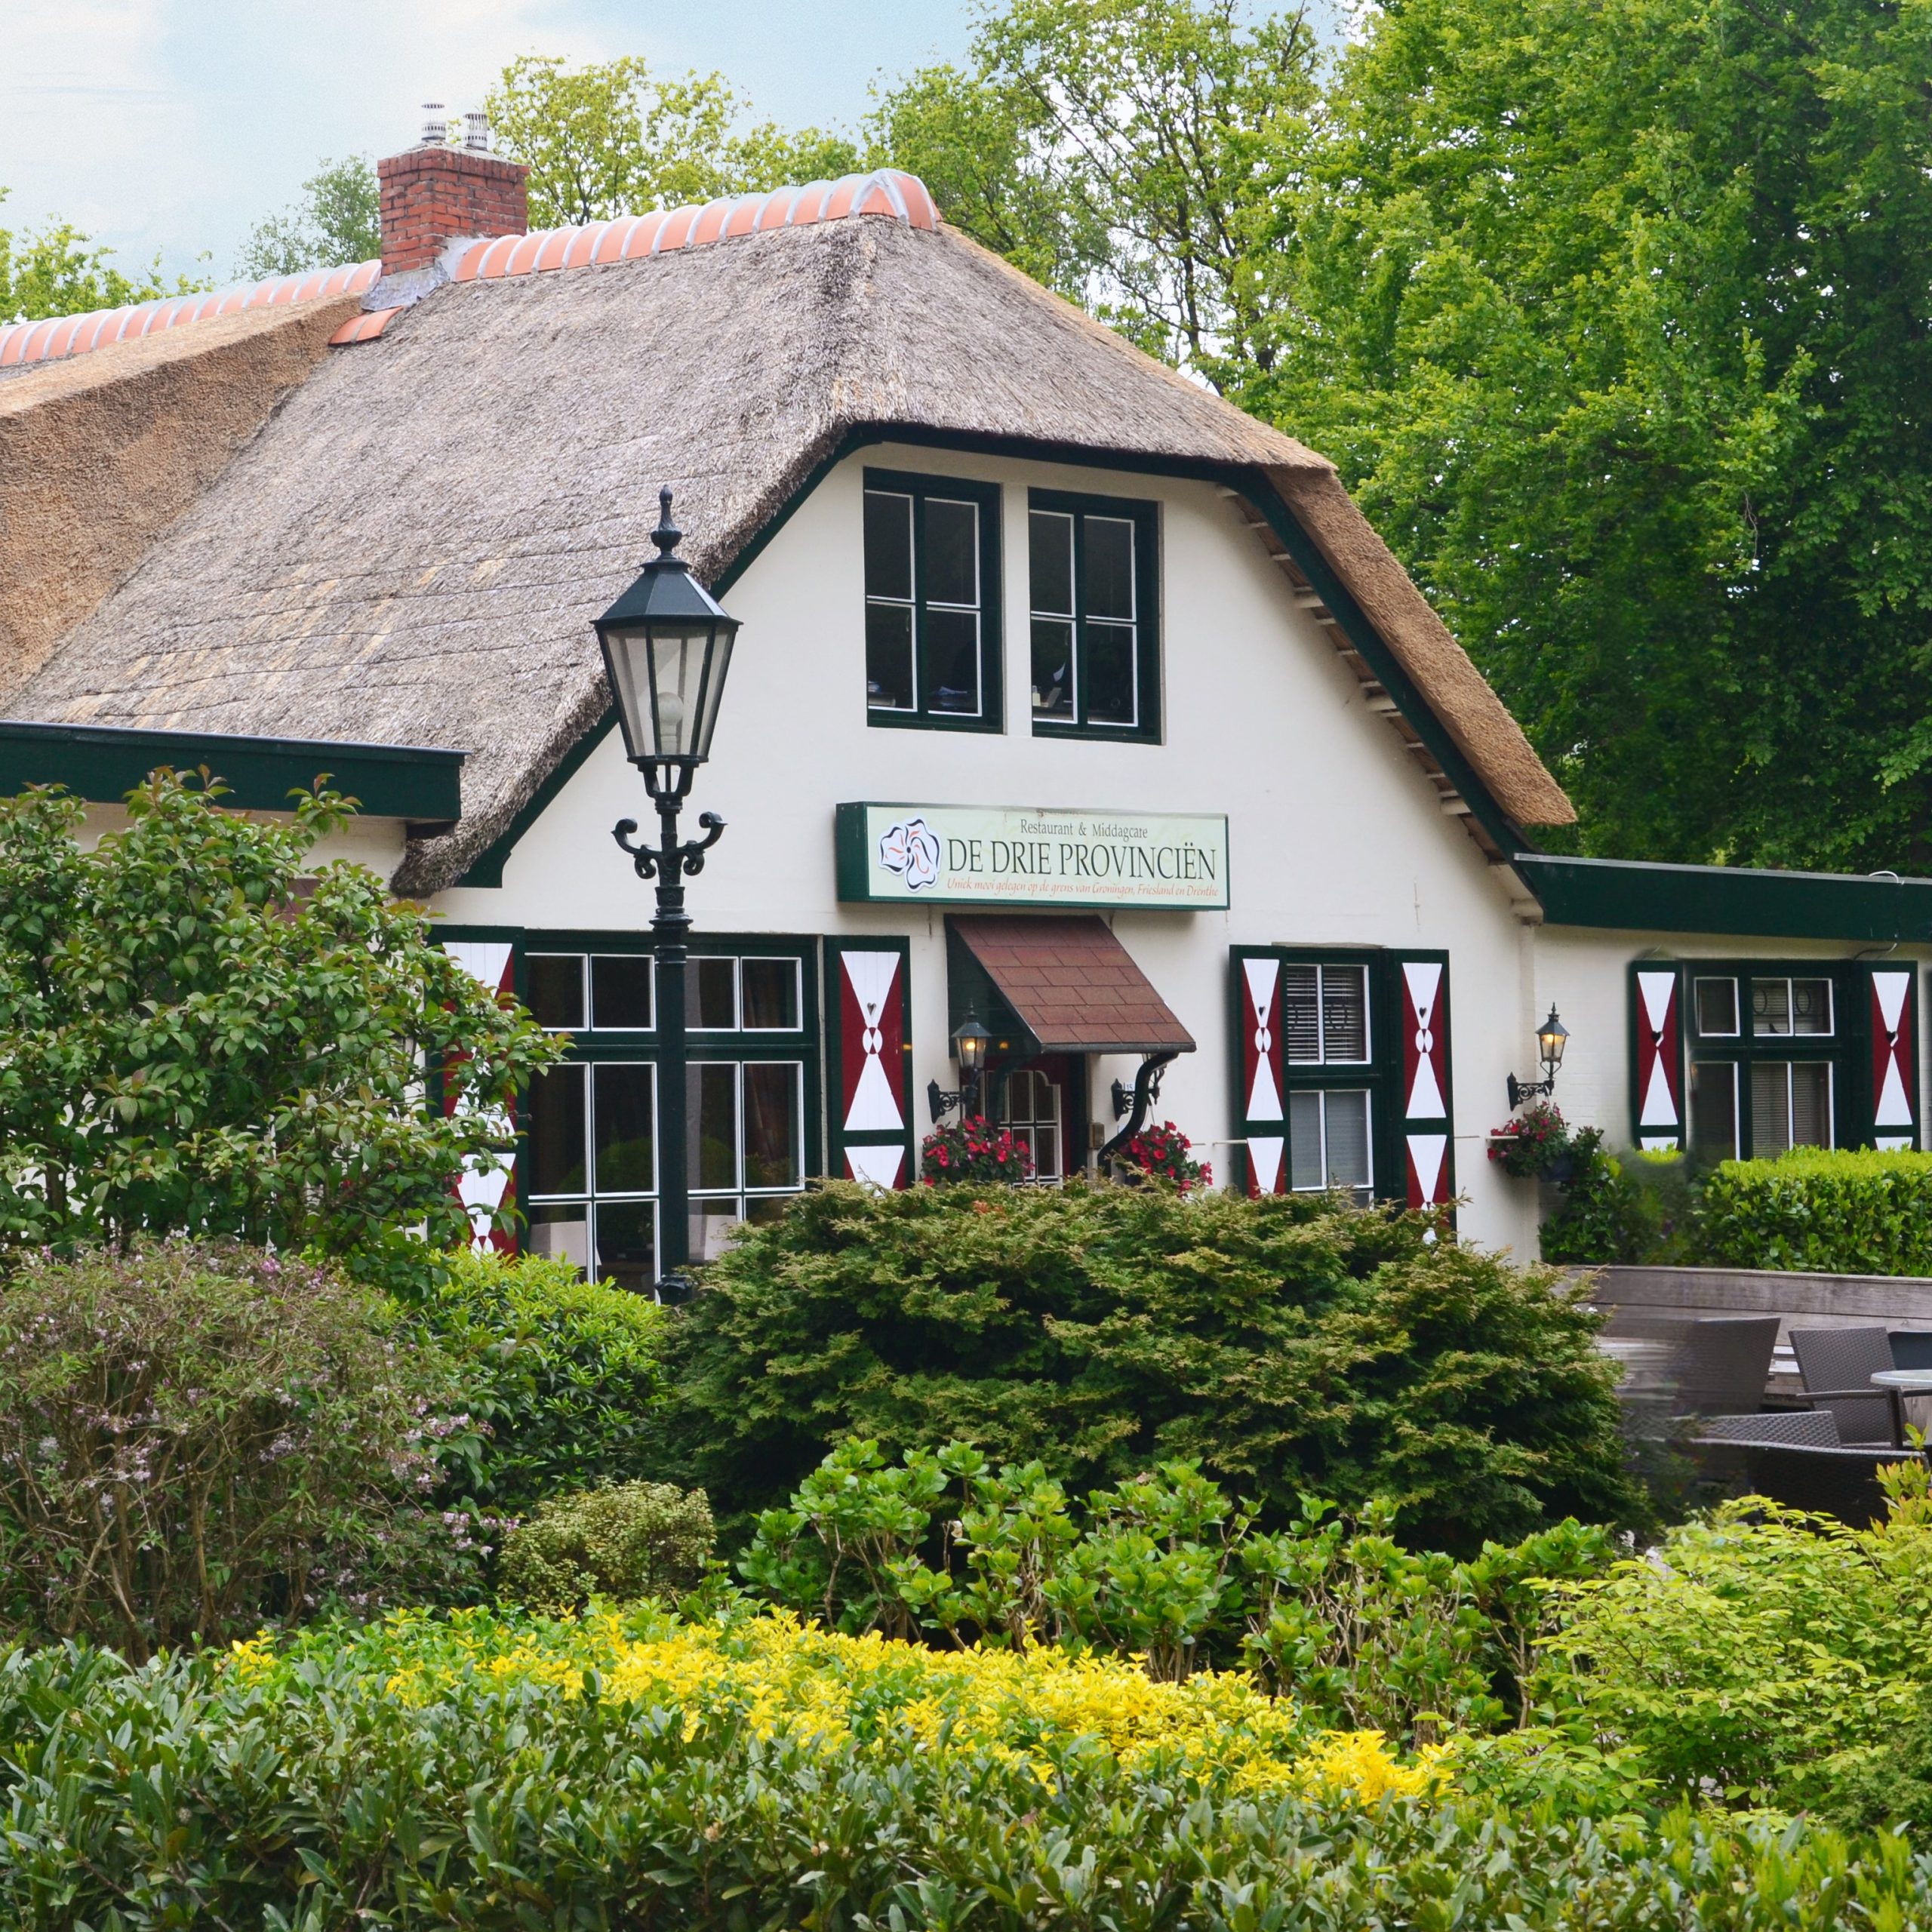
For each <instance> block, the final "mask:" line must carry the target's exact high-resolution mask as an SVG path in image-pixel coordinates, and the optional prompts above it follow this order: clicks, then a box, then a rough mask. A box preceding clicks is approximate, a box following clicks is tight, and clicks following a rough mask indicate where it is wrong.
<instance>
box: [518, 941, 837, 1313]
mask: <svg viewBox="0 0 1932 1932" xmlns="http://www.w3.org/2000/svg"><path fill="white" fill-rule="evenodd" d="M640 964H641V966H642V968H643V969H644V970H643V971H642V973H641V974H640V973H639V972H638V971H637V970H636V968H638V966H639V965H640ZM573 968H574V969H575V970H574V971H573V970H572V969H573ZM685 971H686V987H687V997H686V1004H687V1014H686V1034H685V1042H686V1057H687V1060H688V1075H687V1079H688V1084H687V1089H686V1105H687V1108H688V1118H689V1120H690V1121H691V1124H692V1126H691V1140H692V1146H691V1149H690V1152H689V1154H688V1160H689V1168H690V1193H691V1211H692V1219H693V1223H694V1228H693V1239H692V1254H693V1258H694V1260H695V1259H703V1258H705V1256H706V1252H707V1250H708V1249H709V1247H710V1246H711V1245H712V1240H711V1237H712V1235H715V1237H716V1239H717V1241H719V1242H721V1241H722V1240H723V1239H724V1230H725V1229H727V1228H728V1227H729V1226H734V1225H735V1224H736V1223H737V1222H738V1221H740V1220H749V1221H756V1220H760V1219H761V1218H764V1217H766V1216H768V1215H769V1214H773V1213H775V1212H776V1211H777V1210H778V1209H779V1208H780V1207H781V1206H782V1205H783V1203H784V1202H785V1201H787V1200H789V1199H790V1198H793V1197H794V1196H795V1195H798V1194H800V1193H802V1192H804V1187H805V1184H806V1183H807V1181H808V1180H811V1178H813V1177H815V1176H817V1175H818V1174H820V1173H822V1172H823V1164H822V1159H821V1151H820V1142H821V1132H820V1122H821V1118H822V1115H821V1106H822V1103H821V1099H820V1083H821V1079H822V1064H821V1057H820V1014H819V974H818V942H817V940H815V939H808V938H801V937H771V936H768V935H762V934H761V935H758V936H755V937H750V936H747V937H735V936H733V935H730V934H707V935H706V936H705V937H703V939H701V940H693V941H692V943H691V959H690V963H689V964H688V966H687V968H686V969H685ZM654 981H655V973H654V970H653V965H652V960H651V943H650V940H649V938H648V936H644V935H640V934H635V933H623V934H614V933H604V932H545V931H526V932H525V933H524V934H522V935H521V938H520V940H519V941H518V944H517V949H516V954H515V989H516V992H517V996H518V998H520V999H521V1000H522V1001H524V1003H525V1004H526V1005H528V1006H529V1007H530V1008H531V1011H532V1013H533V1015H534V1017H536V1019H537V1021H538V1023H540V1024H541V1025H544V1026H547V1027H548V1028H549V1030H551V1031H552V1032H558V1033H561V1034H564V1035H567V1036H568V1041H569V1044H568V1048H567V1050H566V1057H565V1060H564V1061H563V1062H562V1063H561V1065H560V1066H558V1068H557V1069H555V1070H554V1071H553V1072H552V1073H551V1074H549V1075H545V1076H543V1080H544V1083H545V1084H544V1087H543V1089H542V1090H541V1091H539V1090H537V1089H535V1088H533V1089H532V1090H531V1091H528V1092H526V1093H525V1095H524V1096H523V1097H522V1099H521V1103H520V1105H519V1106H518V1109H517V1127H518V1137H517V1165H516V1173H517V1177H518V1197H519V1198H518V1207H519V1208H520V1209H521V1212H522V1214H523V1215H524V1217H525V1222H526V1230H525V1246H526V1247H528V1248H529V1249H530V1250H531V1251H533V1252H536V1253H542V1254H558V1255H561V1256H563V1257H565V1258H568V1259H571V1260H575V1261H576V1262H577V1264H578V1265H579V1266H582V1267H586V1268H589V1267H592V1266H593V1265H594V1267H595V1272H596V1274H597V1275H598V1278H611V1279H613V1280H614V1281H617V1282H618V1283H619V1284H620V1285H621V1286H623V1287H631V1288H634V1289H635V1290H637V1291H640V1292H642V1293H645V1294H649V1293H651V1291H652V1289H653V1287H654V1284H655V1282H656V1281H657V1200H658V1187H657V1145H656V1142H657V1102H658V1094H657V1052H658V1045H657V1025H656V1022H657V1011H656V1004H655V997H654ZM543 1121H550V1122H552V1124H553V1125H552V1131H553V1132H554V1133H555V1134H556V1135H557V1136H558V1137H560V1138H561V1140H562V1143H563V1144H562V1145H561V1146H558V1145H555V1144H552V1146H547V1147H546V1146H543V1145H542V1144H541V1142H542V1134H541V1131H538V1132H537V1134H533V1129H534V1128H539V1124H540V1122H543ZM707 1127H709V1128H711V1129H712V1131H709V1132H707V1131H706V1128H707ZM774 1129H776V1130H777V1131H774ZM781 1167H782V1169H783V1171H780V1170H781Z"/></svg>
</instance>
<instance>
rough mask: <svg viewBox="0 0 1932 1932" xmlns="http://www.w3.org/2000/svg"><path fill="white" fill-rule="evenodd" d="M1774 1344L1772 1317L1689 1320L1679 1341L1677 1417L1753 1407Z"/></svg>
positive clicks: (1775, 1323) (1767, 1371)
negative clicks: (1680, 1343)
mask: <svg viewBox="0 0 1932 1932" xmlns="http://www.w3.org/2000/svg"><path fill="white" fill-rule="evenodd" d="M1777 1340H1778V1318H1777V1316H1776V1315H1704V1316H1702V1317H1700V1318H1699V1319H1698V1320H1697V1321H1694V1322H1692V1323H1691V1324H1690V1330H1689V1332H1688V1333H1687V1334H1686V1335H1685V1337H1684V1356H1683V1366H1682V1369H1681V1386H1680V1388H1679V1392H1678V1414H1681V1415H1723V1414H1730V1413H1732V1412H1734V1411H1740V1410H1747V1409H1753V1408H1755V1407H1758V1405H1759V1404H1761V1402H1762V1401H1764V1383H1765V1380H1766V1379H1767V1377H1769V1376H1770V1372H1771V1351H1772V1350H1773V1349H1775V1348H1776V1347H1777Z"/></svg>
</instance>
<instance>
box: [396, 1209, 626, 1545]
mask: <svg viewBox="0 0 1932 1932" xmlns="http://www.w3.org/2000/svg"><path fill="white" fill-rule="evenodd" d="M388 1273H389V1284H390V1285H391V1287H392V1289H393V1291H395V1292H396V1293H398V1294H400V1295H401V1296H402V1297H405V1300H407V1302H408V1306H409V1308H410V1311H411V1319H412V1321H413V1322H414V1324H415V1325H416V1326H417V1327H418V1328H419V1329H420V1330H421V1331H423V1332H424V1333H426V1335H427V1336H428V1337H429V1338H430V1339H431V1340H432V1342H433V1343H434V1344H435V1345H436V1346H438V1347H439V1348H441V1349H442V1350H443V1351H444V1352H446V1353H447V1354H448V1355H449V1356H450V1357H451V1359H452V1361H453V1363H454V1371H455V1374H456V1375H457V1380H458V1383H459V1385H460V1388H461V1389H462V1392H463V1393H462V1401H463V1407H464V1408H465V1409H466V1410H467V1411H468V1412H469V1414H471V1415H472V1416H473V1417H475V1418H476V1419H477V1420H478V1422H480V1423H483V1424H484V1425H485V1426H486V1427H487V1429H488V1439H487V1441H485V1444H483V1447H482V1448H481V1453H480V1454H479V1456H478V1459H477V1460H476V1462H475V1464H474V1465H473V1466H471V1467H469V1468H468V1469H460V1470H458V1471H457V1472H454V1475H455V1478H456V1480H455V1481H454V1484H453V1491H454V1494H457V1495H458V1496H460V1497H462V1498H463V1500H466V1501H468V1502H469V1503H473V1504H474V1505H475V1506H477V1507H478V1509H483V1510H486V1511H488V1512H492V1513H494V1514H498V1515H519V1514H521V1512H524V1511H525V1510H526V1509H529V1508H531V1507H532V1506H534V1505H535V1504H537V1503H540V1502H541V1501H542V1500H543V1499H544V1498H545V1497H550V1496H554V1495H555V1494H558V1493H559V1492H560V1491H568V1490H580V1489H583V1488H586V1487H591V1486H594V1485H596V1484H608V1483H623V1482H632V1481H636V1480H638V1478H642V1477H645V1476H649V1475H655V1474H657V1472H658V1471H659V1468H660V1465H661V1464H662V1463H663V1460H664V1451H663V1442H662V1436H663V1413H662V1411H663V1397H664V1378H663V1371H662V1370H661V1368H660V1364H659V1355H660V1349H661V1348H662V1345H663V1335H664V1327H665V1315H664V1311H663V1309H660V1308H659V1307H658V1306H657V1303H655V1302H651V1301H647V1300H645V1299H644V1298H643V1297H641V1296H638V1295H634V1294H627V1293H626V1292H625V1291H623V1289H620V1288H614V1287H608V1286H607V1285H605V1284H602V1283H599V1282H594V1281H583V1280H582V1279H580V1278H579V1276H578V1275H577V1271H576V1270H575V1269H574V1268H572V1267H571V1265H570V1263H568V1262H567V1261H557V1260H549V1259H546V1258H543V1257H535V1256H528V1257H521V1258H520V1259H517V1260H508V1259H506V1258H505V1257H502V1256H500V1255H497V1254H479V1253H478V1252H476V1251H475V1250H473V1249H466V1250H462V1251H458V1252H457V1253H454V1254H436V1253H434V1252H432V1251H429V1250H428V1249H426V1248H424V1247H423V1246H422V1244H420V1243H417V1242H411V1243H408V1244H402V1246H401V1249H400V1250H399V1251H398V1252H397V1253H395V1254H392V1256H391V1257H390V1266H389V1270H388Z"/></svg>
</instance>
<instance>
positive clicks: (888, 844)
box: [878, 818, 939, 892]
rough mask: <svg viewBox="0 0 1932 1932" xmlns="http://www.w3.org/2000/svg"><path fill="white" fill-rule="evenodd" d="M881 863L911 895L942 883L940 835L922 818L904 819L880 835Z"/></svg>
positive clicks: (879, 852)
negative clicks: (902, 883)
mask: <svg viewBox="0 0 1932 1932" xmlns="http://www.w3.org/2000/svg"><path fill="white" fill-rule="evenodd" d="M878 862H879V863H880V864H881V865H882V866H884V868H885V869H886V870H887V871H888V872H897V873H898V874H899V875H900V877H901V878H903V879H904V880H905V881H906V891H908V892H917V891H920V890H921V888H923V887H925V886H928V885H937V884H938V883H939V835H938V834H937V832H934V830H933V829H931V826H928V824H927V823H926V822H925V820H924V819H922V818H907V819H901V820H900V821H899V823H897V825H889V826H887V827H886V829H884V831H883V832H881V833H880V834H879V841H878Z"/></svg>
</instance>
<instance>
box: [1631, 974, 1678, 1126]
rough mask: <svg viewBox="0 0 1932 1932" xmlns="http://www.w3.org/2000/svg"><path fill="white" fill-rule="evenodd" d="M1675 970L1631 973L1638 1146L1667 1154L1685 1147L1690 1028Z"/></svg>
mask: <svg viewBox="0 0 1932 1932" xmlns="http://www.w3.org/2000/svg"><path fill="white" fill-rule="evenodd" d="M1680 987H1681V980H1680V978H1679V976H1678V970H1677V968H1676V967H1675V966H1674V965H1669V966H1644V965H1638V966H1633V967H1632V968H1631V969H1630V1026H1631V1030H1632V1055H1631V1066H1632V1072H1633V1073H1634V1075H1635V1080H1636V1091H1635V1093H1634V1094H1632V1097H1631V1110H1632V1112H1633V1113H1634V1114H1635V1116H1636V1141H1637V1145H1638V1146H1639V1147H1641V1148H1642V1149H1644V1151H1645V1152H1647V1153H1665V1152H1669V1151H1670V1150H1671V1149H1675V1148H1679V1147H1681V1146H1683V1145H1684V1027H1683V1017H1682V1014H1681V1003H1682V1002H1681V996H1680Z"/></svg>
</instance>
